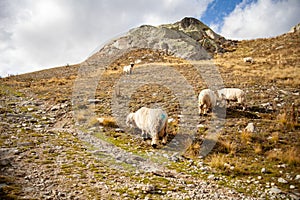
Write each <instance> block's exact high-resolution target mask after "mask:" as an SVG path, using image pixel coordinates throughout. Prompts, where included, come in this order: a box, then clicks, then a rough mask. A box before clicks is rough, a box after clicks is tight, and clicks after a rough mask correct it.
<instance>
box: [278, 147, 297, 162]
mask: <svg viewBox="0 0 300 200" xmlns="http://www.w3.org/2000/svg"><path fill="white" fill-rule="evenodd" d="M299 155H300V151H299V149H296V148H295V147H292V148H290V149H288V150H287V151H285V153H284V155H282V161H283V162H286V163H288V164H290V165H299V164H300V156H299Z"/></svg>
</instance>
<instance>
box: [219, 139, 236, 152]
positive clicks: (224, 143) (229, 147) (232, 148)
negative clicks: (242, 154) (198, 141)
mask: <svg viewBox="0 0 300 200" xmlns="http://www.w3.org/2000/svg"><path fill="white" fill-rule="evenodd" d="M218 143H219V144H220V146H221V147H222V152H224V153H229V154H235V153H236V148H237V145H236V143H235V142H233V141H229V140H220V141H219V142H218Z"/></svg>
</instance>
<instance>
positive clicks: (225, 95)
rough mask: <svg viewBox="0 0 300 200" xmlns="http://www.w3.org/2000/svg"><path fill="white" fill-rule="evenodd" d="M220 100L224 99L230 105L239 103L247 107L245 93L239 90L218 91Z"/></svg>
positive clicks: (224, 89)
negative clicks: (232, 102) (234, 102)
mask: <svg viewBox="0 0 300 200" xmlns="http://www.w3.org/2000/svg"><path fill="white" fill-rule="evenodd" d="M217 95H218V98H222V99H224V100H226V101H227V103H229V102H230V101H237V103H238V104H240V105H242V106H243V110H245V109H246V107H245V92H244V91H243V90H241V89H239V88H223V89H220V90H218V91H217Z"/></svg>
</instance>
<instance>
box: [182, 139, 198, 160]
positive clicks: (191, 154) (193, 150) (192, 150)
mask: <svg viewBox="0 0 300 200" xmlns="http://www.w3.org/2000/svg"><path fill="white" fill-rule="evenodd" d="M199 152H200V144H199V143H198V142H193V143H192V144H191V145H190V146H189V147H188V148H187V149H186V151H185V153H184V156H185V157H187V158H196V157H198V156H199Z"/></svg>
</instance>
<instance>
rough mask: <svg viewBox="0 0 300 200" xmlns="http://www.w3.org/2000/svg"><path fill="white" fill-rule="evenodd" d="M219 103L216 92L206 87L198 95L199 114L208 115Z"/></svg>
mask: <svg viewBox="0 0 300 200" xmlns="http://www.w3.org/2000/svg"><path fill="white" fill-rule="evenodd" d="M216 104H217V97H216V95H215V93H214V92H213V91H212V90H210V89H204V90H202V91H201V92H200V93H199V96H198V107H199V115H201V114H204V115H206V114H207V112H209V111H211V110H212V109H213V108H214V107H215V106H216Z"/></svg>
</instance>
